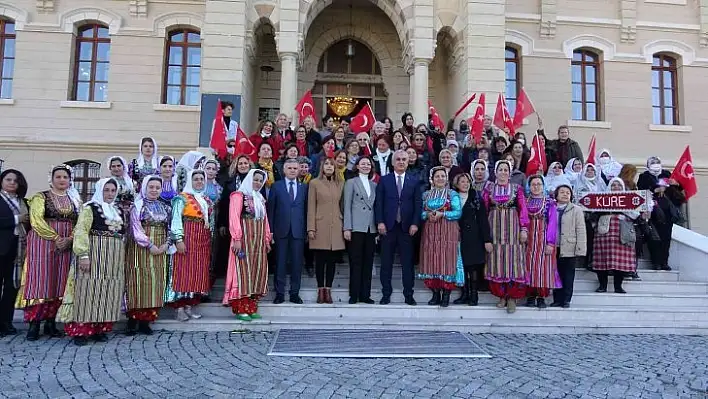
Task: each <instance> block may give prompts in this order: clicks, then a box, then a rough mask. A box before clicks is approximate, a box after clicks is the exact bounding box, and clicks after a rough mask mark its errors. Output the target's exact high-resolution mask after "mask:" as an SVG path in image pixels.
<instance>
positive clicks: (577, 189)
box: [573, 163, 607, 201]
mask: <svg viewBox="0 0 708 399" xmlns="http://www.w3.org/2000/svg"><path fill="white" fill-rule="evenodd" d="M589 168H593V170H594V171H595V177H592V178H590V177H586V176H585V175H586V174H587V171H588V169H589ZM573 190H574V193H573V196H574V197H575V200H576V201H578V200H579V199H580V198H581V197H582V196H584V195H585V194H587V193H602V192H605V191H607V185H606V184H605V181H604V180H602V176H600V173H599V171H598V169H597V168H596V167H595V165H593V164H591V163H588V164H585V166H583V171H582V172H581V173H580V175H579V176H578V181H577V182H576V183H575V186H574V187H573Z"/></svg>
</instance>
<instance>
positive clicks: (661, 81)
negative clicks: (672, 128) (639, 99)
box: [651, 54, 679, 125]
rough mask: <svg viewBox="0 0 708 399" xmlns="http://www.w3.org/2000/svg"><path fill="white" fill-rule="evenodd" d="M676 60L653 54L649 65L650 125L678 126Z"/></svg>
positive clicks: (668, 56) (667, 56)
mask: <svg viewBox="0 0 708 399" xmlns="http://www.w3.org/2000/svg"><path fill="white" fill-rule="evenodd" d="M677 75H678V74H677V70H676V58H673V57H671V56H670V55H667V54H654V60H653V62H652V65H651V106H652V123H654V124H656V125H678V124H679V112H678V88H677V86H678V85H677V83H678V76H677Z"/></svg>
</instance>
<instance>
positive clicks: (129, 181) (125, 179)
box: [106, 155, 135, 192]
mask: <svg viewBox="0 0 708 399" xmlns="http://www.w3.org/2000/svg"><path fill="white" fill-rule="evenodd" d="M115 160H119V161H120V163H121V164H122V165H123V176H121V177H122V178H123V183H124V185H125V188H126V189H127V190H128V191H130V192H134V191H135V186H133V179H131V178H130V175H129V174H128V163H127V162H125V158H123V157H121V156H119V155H114V156H112V157H110V158H108V162H106V169H108V173H111V163H112V162H113V161H115ZM111 176H113V175H111ZM118 191H120V187H119V188H118Z"/></svg>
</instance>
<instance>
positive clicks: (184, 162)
mask: <svg viewBox="0 0 708 399" xmlns="http://www.w3.org/2000/svg"><path fill="white" fill-rule="evenodd" d="M204 161H206V156H205V155H204V154H202V153H201V152H199V151H188V152H187V153H186V154H184V155H182V158H180V159H179V162H178V163H177V169H176V171H175V173H176V174H177V191H183V190H184V188H185V187H186V185H187V181H188V180H189V179H188V178H187V175H188V174H189V172H191V171H193V170H195V169H201V168H202V165H204Z"/></svg>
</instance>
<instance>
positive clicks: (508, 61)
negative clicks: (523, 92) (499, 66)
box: [504, 47, 521, 116]
mask: <svg viewBox="0 0 708 399" xmlns="http://www.w3.org/2000/svg"><path fill="white" fill-rule="evenodd" d="M520 67H521V59H520V58H519V51H518V50H516V49H515V48H513V47H506V49H505V51H504V84H505V86H504V99H505V100H506V107H507V109H508V110H509V114H510V115H512V116H513V115H514V112H515V111H516V98H517V96H518V95H519V89H520V87H521V71H520Z"/></svg>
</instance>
